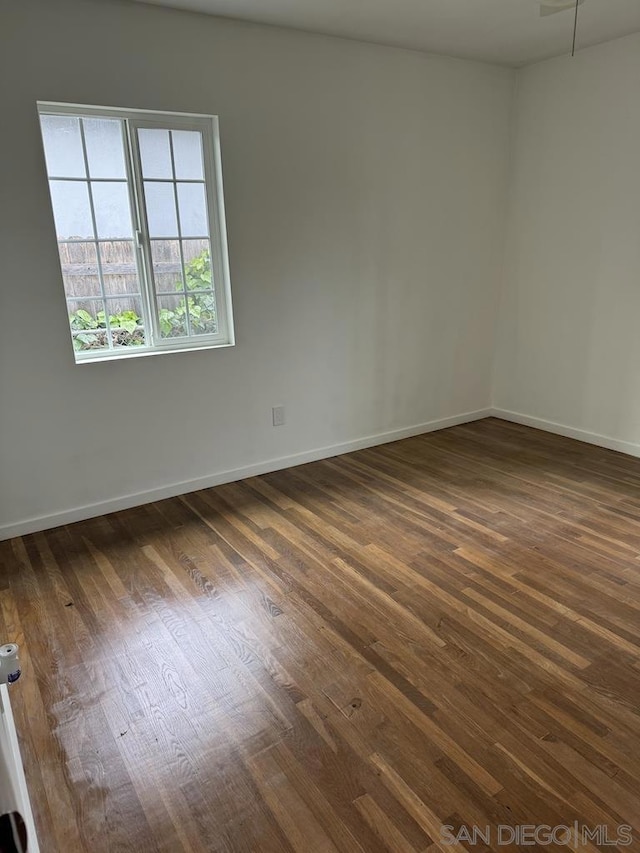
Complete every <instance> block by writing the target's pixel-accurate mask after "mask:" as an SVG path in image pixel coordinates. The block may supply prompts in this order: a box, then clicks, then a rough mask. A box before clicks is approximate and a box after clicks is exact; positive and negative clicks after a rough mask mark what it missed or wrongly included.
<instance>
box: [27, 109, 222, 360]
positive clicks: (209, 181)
mask: <svg viewBox="0 0 640 853" xmlns="http://www.w3.org/2000/svg"><path fill="white" fill-rule="evenodd" d="M37 107H38V116H42V115H68V116H73V117H75V118H96V117H101V118H119V119H122V120H123V122H122V128H123V135H124V139H123V142H124V151H125V163H126V179H127V185H128V187H129V188H130V200H131V218H132V223H133V229H134V235H133V243H134V248H135V256H136V266H137V274H138V280H139V282H140V300H141V303H142V315H143V317H142V318H143V321H144V325H145V335H146V340H147V344H145V345H140V346H135V347H118V348H117V349H115V348H114V349H109V350H88V351H84V352H83V351H79V350H75V349H74V356H75V360H76V363H77V364H86V363H93V362H97V361H112V360H114V359H115V360H117V359H122V358H139V357H141V356H148V355H158V354H160V353H171V352H183V351H185V350H186V351H193V350H203V349H212V348H218V347H228V346H233V345H234V344H235V335H234V327H233V311H232V303H231V278H230V274H229V255H228V248H227V229H226V221H225V211H224V195H223V187H222V159H221V154H220V131H219V123H218V117H217V116H214V115H205V114H200V113H178V112H157V111H155V110H133V109H122V108H118V107H99V106H87V105H84V104H63V103H57V102H54V101H38V102H37ZM138 128H159V129H162V130H196V131H199V132H200V133H201V134H202V147H203V152H202V153H203V163H204V186H205V198H206V205H207V215H208V221H209V243H210V247H211V251H210V255H211V272H212V278H213V291H214V295H215V300H216V320H217V328H218V331H217V332H216V333H215V334H212V335H194V334H191V335H189V336H184V337H180V338H163V337H162V336H161V334H160V329H159V323H158V311H157V302H156V299H157V297H156V288H155V285H154V278H153V265H152V260H151V240H150V238H149V233H148V227H147V216H146V207H145V203H144V182H143V178H142V166H141V160H140V150H139V146H138V134H137V130H138ZM43 152H44V142H43ZM85 158H86V151H85ZM172 158H173V153H172ZM85 169H86V176H87V177H86V180H89V171H88V168H87V164H86V163H85ZM57 177H60V178H62V177H63V176H55V175H51V176H48V180H47V183H48V181H49V180H55V179H56V178H57ZM78 180H83V179H78ZM167 182H172V183H173V184H174V186H175V181H174V180H171V181H170V179H167ZM91 214H92V217H93V219H94V223H93V224H94V234H95V236H96V237H97V231H96V229H95V213H94V211H93V204H91ZM52 221H53V219H52ZM178 227H179V228H180V226H178ZM154 239H161V238H154ZM167 239H172V240H173V239H178V240H179V241H180V247H181V248H180V253H181V258H182V235H181V232H180V230H179V236H178V238H176V237H175V236H172V237H167ZM56 240H57V235H56ZM85 242H86V241H85ZM98 265H100V252H99V251H98ZM100 278H101V280H102V277H100ZM65 296H66V293H65ZM103 296H104V294H103ZM79 301H81V299H80V300H79ZM107 328H108V327H107ZM109 339H110V336H109ZM72 340H73V336H72Z"/></svg>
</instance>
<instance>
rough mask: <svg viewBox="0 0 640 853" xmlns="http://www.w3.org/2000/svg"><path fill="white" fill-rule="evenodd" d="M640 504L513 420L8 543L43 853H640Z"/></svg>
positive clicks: (585, 456)
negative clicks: (570, 852)
mask: <svg viewBox="0 0 640 853" xmlns="http://www.w3.org/2000/svg"><path fill="white" fill-rule="evenodd" d="M639 521H640V460H635V459H631V458H629V457H626V456H623V455H620V454H616V453H613V452H610V451H606V450H602V449H599V448H595V447H590V446H587V445H584V444H580V443H578V442H574V441H571V440H568V439H564V438H560V437H557V436H552V435H548V434H545V433H542V432H538V431H535V430H532V429H528V428H525V427H520V426H516V425H513V424H507V423H505V422H502V421H498V420H494V419H487V420H484V421H479V422H476V423H473V424H468V425H465V426H459V427H454V428H452V429H448V430H444V431H441V432H437V433H432V434H430V435H425V436H420V437H417V438H411V439H407V440H405V441H400V442H397V443H395V444H389V445H385V446H382V447H378V448H374V449H371V450H362V451H358V452H356V453H351V454H348V455H346V456H342V457H339V458H335V459H331V460H326V461H322V462H316V463H313V464H310V465H305V466H301V467H298V468H294V469H290V470H288V471H283V472H279V473H275V474H270V475H266V476H263V477H257V478H253V479H250V480H245V481H244V482H242V483H236V484H232V485H227V486H221V487H218V488H215V489H210V490H206V491H202V492H198V493H194V494H190V495H187V496H185V497H182V498H176V499H172V500H167V501H162V502H160V503H156V504H151V505H148V506H145V507H141V508H138V509H133V510H128V511H126V512H121V513H116V514H113V515H109V516H105V517H102V518H98V519H95V520H91V521H86V522H82V523H79V524H74V525H69V526H67V527H61V528H58V529H55V530H50V531H48V532H46V533H41V534H35V535H32V536H26V537H23V538H19V539H14V540H11V541H10V542H5V543H1V544H0V570H1V573H0V638H1V639H2V640H3V641H4V640H11V641H17V642H18V643H20V645H21V648H22V660H23V664H24V667H23V668H24V675H23V678H22V679H21V681H20V682H19V683H18V684H16V685H15V686H14V687H13V688H12V690H11V695H12V701H13V706H14V711H15V715H16V722H17V726H18V729H19V734H20V738H21V742H22V749H23V757H24V760H25V765H26V774H27V778H28V782H29V786H30V790H31V795H32V800H33V806H34V811H35V816H36V823H37V826H38V829H39V832H40V838H41V844H42V849H43V851H45V853H47V851H55V852H56V853H57V852H58V851H60V853H70V851H91V853H101V851H122V852H123V853H124V851H136V853H145V851H149V853H151V851H167V853H182V851H190V853H198V851H234V852H235V851H247V853H255V852H256V851H259V853H262V851H264V852H265V853H269V851H274V853H275V852H276V851H277V853H282V851H303V853H316V851H322V853H325V851H346V852H347V853H357V852H358V851H362V853H376V851H384V850H387V851H392V853H405V851H407V853H408V851H430V853H431V851H436V850H447V849H450V848H449V847H448V846H447V845H446V844H444V841H443V838H442V836H441V826H442V825H443V824H445V825H450V826H452V827H454V830H453V831H454V832H456V831H458V830H459V829H460V827H462V826H467V827H471V826H473V825H477V826H479V827H481V828H482V830H483V832H484V831H485V829H486V827H489V828H490V831H491V832H492V833H493V835H491V837H490V840H489V841H488V843H487V842H486V841H485V842H482V843H479V844H477V845H475V846H474V845H470V844H468V845H467V847H468V849H471V850H478V851H486V850H489V849H500V850H503V849H504V850H515V849H523V850H524V849H527V850H531V849H543V846H544V845H542V844H541V845H533V846H526V845H521V846H520V848H518V846H517V845H516V844H515V843H512V844H511V845H509V846H504V847H499V846H498V842H497V832H498V827H499V826H500V825H504V826H513V827H515V826H518V825H522V824H547V825H549V826H551V827H555V826H557V825H567V824H568V825H572V824H573V823H574V821H577V822H578V824H579V825H580V826H581V825H587V826H589V827H591V828H594V827H597V826H598V825H605V826H606V827H607V828H608V833H609V836H608V838H609V839H611V838H613V839H615V838H616V835H617V832H618V826H619V825H621V824H628V825H630V826H631V827H632V843H631V844H630V845H629V846H625V847H623V846H622V845H621V846H620V848H619V849H626V850H636V851H637V850H640V709H639V705H640V524H639ZM598 847H600V849H603V850H605V849H609V850H610V849H614V848H613V847H607V846H606V845H603V843H602V840H600V843H597V840H596V841H591V842H590V843H589V844H588V845H587V847H584V848H580V849H590V850H592V851H593V850H595V849H596V848H598ZM544 849H553V850H560V849H562V850H566V849H567V847H563V846H562V845H561V844H559V843H558V844H555V845H552V846H551V847H546V846H544Z"/></svg>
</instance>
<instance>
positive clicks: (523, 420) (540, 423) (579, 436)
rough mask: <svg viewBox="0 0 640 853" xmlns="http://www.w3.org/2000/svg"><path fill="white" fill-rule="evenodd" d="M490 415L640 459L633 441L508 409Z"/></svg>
mask: <svg viewBox="0 0 640 853" xmlns="http://www.w3.org/2000/svg"><path fill="white" fill-rule="evenodd" d="M490 415H491V416H492V417H494V418H501V419H502V420H503V421H511V422H512V423H514V424H523V425H524V426H530V427H534V428H535V429H541V430H544V431H545V432H553V433H555V434H556V435H564V436H566V438H575V439H576V440H577V441H585V442H587V444H596V445H597V446H598V447H605V448H606V449H607V450H617V451H618V452H619V453H626V454H627V455H628V456H639V457H640V444H635V443H634V442H632V441H622V440H621V439H619V438H611V437H610V436H608V435H600V434H599V433H597V432H588V431H587V430H584V429H577V428H576V427H570V426H566V425H565V424H557V423H554V421H545V420H543V419H542V418H534V417H532V416H531V415H523V414H521V413H520V412H510V411H508V410H507V409H491V410H490Z"/></svg>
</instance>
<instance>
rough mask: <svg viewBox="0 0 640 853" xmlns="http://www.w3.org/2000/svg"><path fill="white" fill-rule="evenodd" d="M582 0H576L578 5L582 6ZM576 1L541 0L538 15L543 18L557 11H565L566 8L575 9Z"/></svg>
mask: <svg viewBox="0 0 640 853" xmlns="http://www.w3.org/2000/svg"><path fill="white" fill-rule="evenodd" d="M583 3H584V0H578V6H582V4H583ZM575 8H576V2H575V0H560V2H558V0H556V2H554V0H549V2H546V3H545V2H544V0H541V2H540V17H541V18H544V17H546V16H547V15H555V14H556V13H557V12H566V11H567V10H568V9H575Z"/></svg>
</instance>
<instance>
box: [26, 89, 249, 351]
mask: <svg viewBox="0 0 640 853" xmlns="http://www.w3.org/2000/svg"><path fill="white" fill-rule="evenodd" d="M38 111H39V114H40V125H41V129H42V138H43V143H44V153H45V160H46V165H47V175H48V178H49V189H50V193H51V203H52V206H53V217H54V220H55V227H56V234H57V238H58V248H59V253H60V265H61V268H62V278H63V282H64V290H65V296H66V301H67V310H68V314H69V323H70V327H71V338H72V342H73V349H74V352H75V358H76V361H77V362H85V361H96V360H98V361H102V360H105V359H109V358H121V357H124V356H133V355H149V354H152V353H159V352H174V351H176V350H183V349H202V348H204V347H214V346H225V345H230V344H233V320H232V315H231V292H230V287H229V272H228V258H227V245H226V232H225V225H224V205H223V197H222V178H221V165H220V153H219V138H218V127H217V119H216V117H215V116H200V115H183V114H176V113H151V112H146V111H131V110H116V109H110V108H98V107H83V106H70V105H64V104H51V103H39V104H38Z"/></svg>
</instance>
